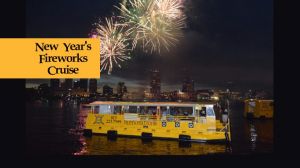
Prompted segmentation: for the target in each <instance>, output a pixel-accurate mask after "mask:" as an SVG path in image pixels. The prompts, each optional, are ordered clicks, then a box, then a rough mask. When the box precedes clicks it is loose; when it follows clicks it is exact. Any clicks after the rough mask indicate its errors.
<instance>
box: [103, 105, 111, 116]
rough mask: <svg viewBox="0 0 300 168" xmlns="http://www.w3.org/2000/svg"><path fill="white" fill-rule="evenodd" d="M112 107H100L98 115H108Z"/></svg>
mask: <svg viewBox="0 0 300 168" xmlns="http://www.w3.org/2000/svg"><path fill="white" fill-rule="evenodd" d="M112 109H113V108H112V106H110V105H101V106H100V114H110V113H111V112H112Z"/></svg>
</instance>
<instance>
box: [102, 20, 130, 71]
mask: <svg viewBox="0 0 300 168" xmlns="http://www.w3.org/2000/svg"><path fill="white" fill-rule="evenodd" d="M105 21H106V22H105V24H103V25H102V24H101V22H100V23H96V26H97V28H96V33H97V36H98V37H99V38H100V57H101V59H100V61H101V63H100V64H101V72H102V71H104V70H108V74H111V72H112V70H113V67H114V65H117V66H118V67H119V68H121V64H120V62H123V61H126V60H128V59H130V58H131V57H130V56H128V52H129V51H130V50H129V49H128V40H129V39H128V38H127V34H126V32H125V31H123V29H124V27H125V26H126V24H120V23H118V22H117V21H114V20H113V19H112V18H105Z"/></svg>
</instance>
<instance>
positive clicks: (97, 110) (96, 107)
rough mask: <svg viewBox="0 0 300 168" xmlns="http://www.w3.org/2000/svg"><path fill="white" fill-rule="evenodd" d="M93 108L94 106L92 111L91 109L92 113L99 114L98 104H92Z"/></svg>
mask: <svg viewBox="0 0 300 168" xmlns="http://www.w3.org/2000/svg"><path fill="white" fill-rule="evenodd" d="M93 108H94V111H93V113H94V114H99V109H100V108H99V106H93Z"/></svg>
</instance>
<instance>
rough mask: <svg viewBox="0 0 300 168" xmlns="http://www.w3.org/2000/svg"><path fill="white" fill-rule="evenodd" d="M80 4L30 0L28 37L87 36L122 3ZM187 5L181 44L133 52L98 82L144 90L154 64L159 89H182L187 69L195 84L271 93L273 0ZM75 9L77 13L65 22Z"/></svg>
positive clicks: (191, 0)
mask: <svg viewBox="0 0 300 168" xmlns="http://www.w3.org/2000/svg"><path fill="white" fill-rule="evenodd" d="M82 2H83V1H75V2H73V3H71V4H70V3H68V1H62V2H61V1H59V3H57V5H56V3H55V2H52V1H51V2H45V3H44V4H43V7H41V6H40V5H41V3H37V2H35V1H34V0H29V1H28V2H27V6H28V9H29V10H28V11H27V15H26V17H27V20H28V22H27V26H26V28H27V29H26V30H27V36H28V37H88V34H89V33H90V30H91V29H92V24H93V23H94V22H95V21H96V20H97V19H98V18H99V16H100V17H101V18H102V19H103V17H105V16H108V15H111V14H112V13H114V12H116V10H114V7H113V5H118V3H119V2H120V1H97V2H90V1H89V2H86V3H82ZM48 3H49V4H48ZM50 3H51V5H50ZM70 5H71V7H70ZM185 8H186V9H185V12H186V15H187V28H186V29H185V30H184V37H183V38H182V39H181V41H180V43H179V45H177V46H176V47H174V48H172V50H170V52H162V53H161V54H148V55H147V54H145V53H142V52H139V51H136V52H135V53H133V57H132V59H131V60H129V61H127V62H125V63H124V64H123V65H122V69H119V68H115V69H114V71H113V72H112V74H111V75H107V74H106V73H102V74H101V80H100V84H99V86H100V87H101V86H103V85H105V84H108V85H115V86H112V87H116V83H117V82H119V81H123V82H125V84H126V85H127V86H128V89H129V90H132V89H134V90H137V91H138V90H142V88H143V87H144V86H145V85H147V86H148V84H149V75H148V74H147V72H148V70H149V69H151V68H153V67H154V66H155V67H158V68H159V69H160V71H161V85H162V86H161V87H162V90H174V89H175V88H176V89H181V84H182V80H183V78H184V74H183V72H184V71H185V70H186V69H187V70H188V71H189V74H190V76H191V78H193V79H194V81H195V88H226V87H227V85H228V83H233V84H234V85H235V87H236V88H237V89H239V90H247V89H265V90H269V91H273V1H271V0H266V1H259V0H244V1H239V0H233V1H226V2H225V1H203V0H186V2H185ZM53 10H55V11H57V12H56V13H55V14H53V12H52V11H53ZM77 10H80V11H81V12H80V15H79V16H80V17H76V19H74V20H73V19H71V20H69V19H67V22H66V19H65V18H72V17H73V15H74V13H77ZM112 11H113V12H112ZM61 16H64V17H63V18H62V17H61ZM37 17H38V18H37ZM41 25H43V26H41ZM27 82H28V83H31V84H34V83H38V80H27Z"/></svg>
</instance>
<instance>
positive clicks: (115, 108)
mask: <svg viewBox="0 0 300 168" xmlns="http://www.w3.org/2000/svg"><path fill="white" fill-rule="evenodd" d="M121 113H122V106H114V114H121Z"/></svg>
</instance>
